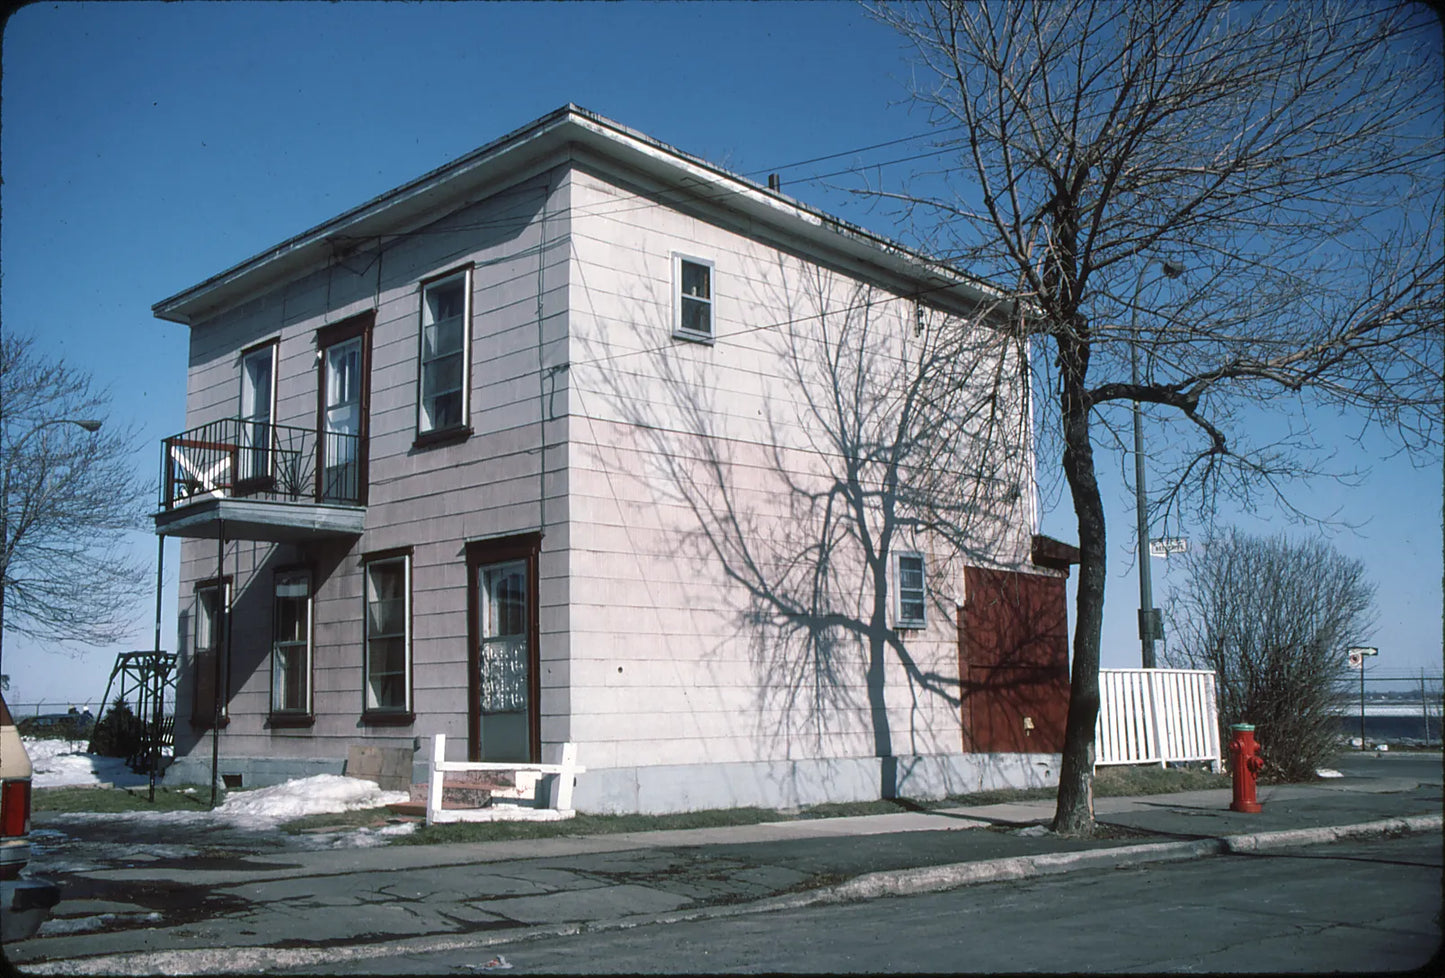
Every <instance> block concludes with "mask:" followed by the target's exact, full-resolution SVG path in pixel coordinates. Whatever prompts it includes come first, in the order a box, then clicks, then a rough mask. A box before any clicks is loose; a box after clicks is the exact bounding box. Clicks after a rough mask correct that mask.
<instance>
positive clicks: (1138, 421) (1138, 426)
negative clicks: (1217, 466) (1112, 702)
mask: <svg viewBox="0 0 1445 978" xmlns="http://www.w3.org/2000/svg"><path fill="white" fill-rule="evenodd" d="M1152 264H1153V262H1145V263H1144V267H1143V268H1141V269H1139V278H1138V279H1137V280H1136V281H1135V283H1134V308H1133V309H1132V310H1131V311H1130V326H1131V328H1130V333H1131V334H1132V336H1131V338H1130V343H1129V377H1130V381H1131V383H1133V385H1134V386H1135V387H1138V386H1139V320H1138V316H1139V293H1140V292H1142V291H1143V290H1144V275H1145V273H1146V272H1148V271H1149V266H1150V265H1152ZM1159 268H1160V270H1161V271H1163V272H1164V277H1165V278H1178V277H1179V276H1181V275H1183V274H1184V266H1183V265H1180V264H1179V263H1178V262H1172V261H1169V260H1167V259H1166V260H1164V261H1161V262H1159ZM1145 496H1146V494H1145V491H1144V427H1143V421H1142V417H1141V413H1140V409H1139V401H1138V400H1135V401H1134V518H1135V520H1136V523H1135V526H1136V528H1137V530H1138V541H1139V542H1138V546H1137V547H1136V548H1135V549H1136V552H1137V554H1138V559H1139V646H1140V652H1141V657H1142V661H1143V663H1144V668H1145V669H1153V668H1154V664H1155V663H1154V642H1155V640H1156V639H1161V638H1163V637H1164V624H1163V622H1162V621H1161V620H1160V616H1159V609H1158V608H1155V607H1154V582H1153V581H1152V580H1151V578H1150V567H1149V560H1150V555H1149V517H1148V512H1147V509H1146V506H1145Z"/></svg>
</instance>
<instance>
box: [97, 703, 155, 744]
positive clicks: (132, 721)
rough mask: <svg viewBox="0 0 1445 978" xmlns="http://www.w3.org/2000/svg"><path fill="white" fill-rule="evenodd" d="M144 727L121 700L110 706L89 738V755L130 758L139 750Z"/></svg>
mask: <svg viewBox="0 0 1445 978" xmlns="http://www.w3.org/2000/svg"><path fill="white" fill-rule="evenodd" d="M144 735H145V726H144V724H142V723H141V720H140V718H139V717H137V716H136V715H135V714H134V713H132V712H131V709H130V706H129V705H128V704H127V703H126V701H125V700H123V699H117V700H116V701H115V702H114V703H112V704H111V705H110V709H109V710H107V711H106V713H105V716H104V717H102V718H101V721H100V723H98V724H96V727H95V735H94V737H92V738H91V753H93V754H98V755H99V756H101V757H131V756H133V755H134V754H136V752H138V751H139V750H140V748H141V741H142V740H143V739H144Z"/></svg>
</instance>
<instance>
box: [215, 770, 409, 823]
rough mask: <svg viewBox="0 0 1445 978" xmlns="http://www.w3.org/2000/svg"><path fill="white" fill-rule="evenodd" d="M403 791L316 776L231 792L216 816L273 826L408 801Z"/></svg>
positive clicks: (331, 775) (355, 780)
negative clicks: (295, 820)
mask: <svg viewBox="0 0 1445 978" xmlns="http://www.w3.org/2000/svg"><path fill="white" fill-rule="evenodd" d="M410 799H411V795H410V793H409V792H405V791H383V790H381V788H380V787H379V786H378V785H377V784H376V783H375V782H372V781H365V780H363V779H361V778H348V777H345V776H344V775H340V774H316V775H312V776H311V777H309V778H299V779H297V780H295V781H287V782H285V783H284V784H278V785H272V786H271V787H269V788H255V789H253V790H251V791H233V792H231V793H230V794H229V795H227V796H226V800H225V801H224V802H222V803H221V804H220V805H219V806H218V807H217V808H216V811H215V816H216V817H217V818H220V819H224V820H225V821H227V822H230V823H232V824H233V825H237V826H247V825H260V824H275V823H277V822H285V821H288V820H290V819H293V818H300V817H301V816H303V815H329V814H333V813H336V812H351V811H356V810H357V809H361V808H381V807H382V806H384V805H397V804H401V803H402V802H406V801H409V800H410Z"/></svg>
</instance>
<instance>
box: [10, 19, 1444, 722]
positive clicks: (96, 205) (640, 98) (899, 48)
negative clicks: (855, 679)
mask: <svg viewBox="0 0 1445 978" xmlns="http://www.w3.org/2000/svg"><path fill="white" fill-rule="evenodd" d="M3 59H4V60H3V65H4V73H3V78H0V97H3V103H0V112H3V118H0V177H3V180H4V183H3V188H0V206H3V225H0V249H3V270H4V279H3V291H0V317H3V323H4V328H5V329H7V330H14V331H16V332H17V333H24V334H28V335H33V336H35V337H36V338H37V343H38V346H39V348H40V350H41V352H43V353H46V354H51V355H55V356H64V357H65V358H66V359H67V360H68V361H69V362H71V363H72V364H74V365H75V366H77V367H79V368H81V369H84V370H87V371H90V372H91V373H92V374H93V375H94V376H95V377H96V378H97V379H98V380H99V381H100V382H101V383H103V384H107V385H109V386H110V387H111V389H112V391H113V393H114V397H115V421H116V422H117V423H120V422H124V421H134V422H135V424H136V425H137V426H138V427H139V428H140V430H141V431H142V436H143V442H144V448H143V451H142V453H141V455H140V456H139V457H138V458H137V461H136V464H137V467H138V470H139V471H140V472H142V473H143V474H144V476H145V477H146V478H147V479H153V478H154V474H153V473H154V472H155V471H156V469H157V467H158V462H159V443H160V440H161V438H163V437H165V436H166V435H169V434H173V433H175V432H178V431H180V430H181V429H182V428H183V427H184V420H185V419H184V399H185V372H186V343H187V331H186V330H185V328H184V327H181V326H178V325H175V324H171V323H165V322H161V321H159V320H156V319H153V318H152V317H151V315H150V306H151V304H152V303H154V302H156V301H157V300H159V299H162V298H165V297H167V296H170V295H172V294H174V293H176V292H178V291H180V290H182V289H184V288H186V287H188V286H190V285H193V284H195V283H197V282H199V281H201V280H202V279H204V278H206V277H208V276H210V275H212V274H214V273H216V272H218V271H220V270H222V269H223V268H226V267H229V266H230V265H233V264H235V263H236V262H238V261H241V260H243V259H245V258H248V257H250V256H251V255H253V254H255V253H257V252H259V251H261V250H263V249H265V248H267V247H269V246H271V245H274V244H276V243H278V242H279V241H281V240H283V239H285V238H287V237H289V236H291V235H293V234H295V233H297V232H299V231H302V230H304V229H306V228H309V227H311V226H313V225H315V224H317V223H319V222H321V221H323V220H325V219H326V218H328V217H331V216H333V215H334V214H336V213H338V212H340V211H342V210H344V209H346V208H348V207H351V206H352V205H354V204H357V203H360V202H361V201H363V200H366V199H368V198H370V197H373V196H375V195H377V194H379V193H382V192H384V191H386V190H388V189H390V188H392V187H394V186H396V185H398V184H400V183H402V182H404V181H406V180H408V179H410V178H412V177H415V176H417V175H419V174H421V173H423V172H425V171H427V170H430V169H432V168H433V167H436V166H438V165H440V164H442V163H444V162H446V161H448V160H450V159H453V158H455V157H457V156H460V155H461V154H463V153H465V152H467V151H468V150H470V149H473V148H475V147H477V146H479V145H482V144H483V143H486V142H488V141H490V140H492V139H494V138H496V137H497V136H500V135H502V134H504V133H506V132H509V131H510V130H512V129H514V128H516V127H518V126H520V125H522V124H524V123H526V122H528V121H530V120H532V119H534V118H536V117H538V116H540V115H543V114H544V113H546V112H548V111H550V110H552V109H555V108H557V107H558V106H560V105H563V104H564V103H567V102H576V103H578V104H579V105H583V106H585V107H587V108H589V109H593V110H595V111H597V112H600V113H602V114H604V115H607V116H609V117H611V118H613V119H616V120H617V121H619V122H622V123H624V124H626V125H629V126H631V127H633V128H636V129H639V130H641V131H643V132H646V133H648V134H649V135H652V136H654V137H656V138H658V139H661V140H664V141H666V142H669V143H672V144H673V145H676V146H678V147H679V148H681V149H684V150H686V151H688V152H691V153H694V154H696V155H699V156H702V157H704V158H707V159H709V160H712V161H713V162H716V163H719V164H721V165H724V166H727V167H729V168H731V169H733V170H736V171H739V172H744V173H750V174H756V175H757V176H758V178H759V179H761V176H762V175H764V174H766V173H768V172H770V171H773V170H779V169H781V172H782V174H783V179H784V189H785V190H786V191H787V192H788V193H791V194H793V195H794V196H797V197H799V198H801V199H803V200H805V201H807V202H809V203H811V204H814V205H816V206H819V207H822V208H824V209H825V210H829V211H831V212H833V213H835V214H837V215H839V216H841V217H844V218H846V219H849V220H852V221H855V222H857V223H860V224H863V225H865V226H867V227H870V228H872V229H874V230H877V231H880V232H882V233H885V234H892V233H895V229H894V228H893V227H892V225H891V223H890V221H889V220H888V218H887V217H886V216H885V215H883V214H881V213H879V212H877V211H875V210H870V208H869V207H868V205H867V204H866V203H865V202H863V201H860V200H858V199H856V198H853V197H851V196H850V195H848V194H846V193H842V192H839V191H838V190H837V189H835V188H830V185H832V184H841V183H844V182H846V178H844V177H830V178H826V179H824V180H821V181H818V180H809V179H806V178H807V177H809V176H812V175H816V174H822V173H828V172H831V171H834V170H838V169H842V168H844V167H846V166H848V165H850V164H852V163H881V162H884V161H888V160H894V159H897V158H899V157H903V156H907V155H909V154H910V153H913V152H917V151H921V150H923V149H926V142H923V141H919V142H916V143H904V144H900V145H896V146H892V147H887V148H882V149H877V150H872V151H868V152H861V153H852V154H850V155H848V156H845V157H843V158H842V159H839V160H830V161H826V162H822V163H816V164H808V165H803V166H798V167H793V168H788V169H782V168H783V166H784V164H789V163H794V162H797V161H803V160H808V159H811V158H815V157H820V156H825V155H828V154H833V153H844V152H847V151H850V150H854V149H856V148H858V147H866V146H870V145H873V144H876V143H880V142H885V141H888V140H894V139H900V138H903V137H910V136H917V135H921V134H923V133H925V132H926V129H927V126H926V124H925V120H924V117H923V113H922V112H921V111H919V110H918V109H917V108H914V107H910V105H909V104H908V102H907V91H908V89H907V86H908V83H909V80H910V78H911V76H912V69H911V66H910V63H909V61H908V51H907V48H906V46H905V45H904V43H903V42H902V40H901V39H900V38H898V37H897V36H896V35H894V34H893V33H892V32H891V31H890V30H889V29H887V28H885V27H883V26H881V25H879V24H876V23H874V22H872V21H871V20H869V19H868V17H867V15H866V13H865V11H863V10H862V9H861V8H859V7H857V6H854V5H852V4H845V3H831V2H824V3H807V4H794V3H765V4H724V3H705V4H641V3H634V4H605V5H603V4H595V5H593V4H543V5H532V4H466V3H458V4H450V3H448V4H383V3H375V4H363V3H339V4H321V3H315V4H270V3H199V2H197V3H183V4H158V3H146V4H138V3H137V4H133V3H105V4H44V5H42V4H35V5H31V6H28V7H24V8H22V9H21V10H19V11H18V12H17V13H16V14H14V15H13V16H12V17H11V19H10V20H9V21H8V22H7V24H6V26H5V33H4V49H3ZM917 165H918V164H916V163H903V164H897V165H894V166H887V167H881V168H879V169H878V170H877V171H875V175H876V177H877V178H879V179H883V180H887V181H890V182H891V183H892V184H893V185H897V183H898V182H899V181H901V180H902V179H904V178H905V177H906V176H907V175H908V173H909V171H910V167H912V166H917ZM1352 430H1353V429H1352V428H1351V427H1350V426H1349V425H1348V424H1345V423H1339V422H1335V421H1333V420H1332V419H1331V420H1329V421H1328V422H1326V421H1321V422H1320V428H1319V430H1318V432H1317V433H1318V434H1319V436H1320V437H1321V439H1322V440H1324V441H1325V442H1327V443H1333V442H1338V443H1339V446H1340V449H1341V451H1342V452H1344V453H1345V456H1346V459H1347V460H1348V461H1352V462H1354V463H1356V464H1373V465H1374V470H1373V473H1372V474H1371V476H1370V478H1369V479H1368V480H1367V481H1366V482H1365V483H1364V484H1363V485H1362V486H1360V487H1358V488H1353V489H1351V488H1346V487H1342V486H1339V485H1337V484H1334V483H1328V482H1322V483H1319V484H1317V485H1314V486H1309V487H1303V488H1302V489H1301V490H1300V492H1299V494H1298V496H1297V497H1296V501H1297V502H1298V503H1300V504H1301V505H1302V506H1304V507H1305V508H1306V509H1309V510H1310V511H1312V512H1315V513H1317V514H1320V515H1327V514H1330V513H1334V512H1339V513H1341V514H1342V515H1344V516H1345V517H1346V518H1348V519H1349V520H1351V521H1352V522H1355V523H1357V524H1361V526H1360V528H1359V529H1358V530H1340V531H1336V532H1334V533H1333V534H1332V535H1331V536H1330V539H1331V540H1332V542H1333V543H1335V544H1336V545H1337V546H1338V547H1340V549H1342V550H1344V551H1345V552H1346V553H1348V554H1350V555H1352V556H1356V557H1359V558H1360V559H1362V560H1364V561H1365V562H1366V564H1367V566H1368V567H1369V568H1370V571H1371V573H1372V575H1373V577H1374V579H1375V581H1376V582H1377V583H1378V584H1379V586H1380V600H1379V610H1380V623H1379V628H1378V630H1377V633H1376V635H1375V637H1374V644H1376V645H1378V646H1379V647H1380V649H1381V657H1380V659H1379V660H1377V661H1378V663H1379V665H1378V666H1377V667H1375V668H1379V669H1380V670H1403V669H1408V670H1418V669H1419V668H1421V667H1425V668H1428V669H1429V670H1430V671H1431V672H1435V673H1438V672H1439V670H1440V665H1441V641H1440V638H1441V584H1440V582H1441V552H1442V545H1441V532H1440V527H1441V478H1440V476H1441V472H1440V466H1439V464H1438V463H1437V464H1434V465H1432V466H1429V467H1427V468H1426V469H1423V470H1417V469H1415V468H1413V467H1412V466H1411V465H1410V464H1409V463H1408V462H1407V461H1405V460H1403V459H1399V458H1397V459H1394V460H1391V461H1389V462H1379V461H1377V460H1375V459H1373V458H1372V457H1371V456H1370V454H1369V453H1366V452H1358V451H1356V450H1355V449H1354V448H1353V447H1352V446H1351V445H1350V444H1349V443H1348V442H1347V441H1346V440H1345V437H1346V433H1347V432H1349V431H1352ZM1382 447H1383V446H1382ZM1106 465H1107V463H1106ZM1118 470H1119V465H1118V464H1113V465H1112V467H1109V470H1108V471H1106V472H1104V473H1103V475H1104V478H1105V491H1106V493H1107V494H1108V499H1109V502H1110V511H1109V517H1110V521H1111V522H1110V531H1111V539H1112V540H1113V546H1112V548H1111V554H1110V560H1111V571H1110V595H1111V597H1110V599H1109V601H1108V605H1107V609H1106V610H1107V621H1106V626H1105V636H1104V645H1105V651H1104V664H1105V665H1106V666H1129V665H1136V664H1137V661H1138V643H1137V639H1136V638H1135V620H1134V616H1135V611H1134V609H1135V607H1136V605H1137V601H1138V597H1137V594H1138V592H1137V583H1136V578H1135V577H1134V576H1133V572H1132V569H1131V556H1130V553H1129V548H1130V543H1129V538H1130V536H1131V534H1130V532H1129V529H1128V528H1129V526H1130V525H1131V520H1132V516H1131V513H1132V510H1131V504H1130V498H1129V496H1128V495H1127V492H1126V489H1125V487H1124V484H1123V483H1122V481H1121V480H1120V479H1119V478H1118ZM1046 501H1047V502H1048V503H1049V504H1050V505H1051V506H1052V509H1051V510H1050V511H1049V512H1048V515H1047V516H1046V519H1045V524H1044V529H1045V531H1046V532H1049V533H1051V534H1052V535H1055V536H1058V537H1060V538H1062V539H1066V540H1072V539H1074V537H1075V532H1074V530H1073V527H1072V519H1073V517H1072V513H1071V512H1070V511H1069V510H1068V508H1067V499H1066V498H1065V497H1063V496H1061V495H1060V494H1058V493H1055V494H1053V495H1052V496H1051V497H1049V498H1048V499H1047V500H1046ZM1279 518H1280V517H1279V514H1278V513H1274V512H1272V511H1265V512H1263V513H1261V514H1259V515H1258V516H1256V517H1253V518H1246V519H1242V520H1236V519H1235V516H1234V514H1232V513H1225V514H1222V515H1221V517H1220V520H1221V522H1243V523H1244V525H1246V526H1248V527H1249V528H1250V529H1254V530H1259V529H1269V528H1274V527H1278V526H1281V525H1282V524H1281V523H1280V522H1279ZM1294 529H1295V532H1299V533H1305V532H1310V531H1308V530H1307V529H1306V528H1304V527H1295V528H1294ZM1171 532H1176V528H1171ZM1177 532H1182V533H1184V534H1186V535H1195V534H1198V533H1200V532H1202V528H1200V527H1184V528H1179V529H1178V530H1177ZM136 545H137V547H139V548H140V552H141V553H142V554H144V555H146V558H147V559H148V560H153V559H154V553H155V543H154V539H153V538H151V537H148V536H146V535H145V534H137V535H136ZM167 561H168V563H169V565H170V568H171V570H172V571H173V570H174V565H175V562H176V550H175V544H174V543H172V544H168V547H167ZM1175 573H1176V574H1177V571H1176V572H1175ZM169 576H171V577H172V579H173V575H169ZM1155 578H1156V584H1155V589H1156V592H1157V593H1165V592H1167V588H1168V583H1169V581H1170V576H1169V570H1168V566H1167V564H1166V563H1165V562H1164V561H1156V562H1155ZM149 606H150V600H149V599H147V600H142V601H140V602H139V605H138V607H139V608H140V611H139V612H138V615H137V623H136V633H135V642H134V643H133V644H131V645H127V646H125V647H123V648H113V649H102V650H97V651H90V652H85V653H83V654H81V655H79V656H76V655H74V654H71V653H65V652H55V651H47V650H45V649H42V648H38V647H36V646H34V645H33V644H27V643H25V642H23V641H21V640H19V639H18V638H15V637H13V636H12V637H11V638H10V639H9V640H8V641H7V643H6V656H5V663H4V668H5V671H6V672H8V673H9V674H10V675H11V678H12V683H13V688H12V692H11V693H10V695H9V696H8V697H7V698H8V699H9V700H10V701H11V702H13V703H30V702H34V701H37V700H41V699H44V700H48V701H52V702H57V701H77V702H81V701H86V700H90V701H96V700H99V698H100V696H101V694H102V693H103V692H104V688H105V682H106V678H107V677H108V675H109V671H110V667H111V664H112V662H113V660H114V653H115V652H117V651H123V650H124V649H125V648H132V647H134V648H148V647H149V644H150V636H151V621H150V618H151V615H150V613H149V611H148V610H147V609H148V608H149ZM166 616H167V617H166V624H165V630H164V631H163V633H162V634H163V636H164V637H165V640H166V641H167V642H168V643H169V642H173V641H174V630H175V626H174V592H173V580H172V585H171V586H169V587H168V588H167V593H166ZM1071 618H1072V611H1071Z"/></svg>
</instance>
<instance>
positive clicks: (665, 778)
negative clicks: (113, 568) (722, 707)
mask: <svg viewBox="0 0 1445 978" xmlns="http://www.w3.org/2000/svg"><path fill="white" fill-rule="evenodd" d="M210 768H211V765H210V758H209V757H207V758H204V759H202V758H190V757H183V758H179V759H177V760H176V762H175V763H174V764H172V765H171V767H170V769H169V770H167V772H166V782H167V783H168V784H172V785H176V784H208V783H209V781H210ZM345 773H347V771H346V763H345V761H343V760H341V759H336V760H308V759H301V758H256V757H252V758H240V757H237V758H222V759H221V763H220V769H219V774H220V775H221V776H222V777H223V778H224V779H225V780H226V781H230V782H232V784H230V785H229V786H230V787H233V788H234V787H240V788H260V787H265V786H267V785H273V784H280V783H281V782H283V781H288V780H291V779H293V778H304V777H310V776H312V775H315V774H345ZM228 775H229V777H227V776H228ZM426 778H427V766H426V764H425V763H423V762H414V763H413V764H412V768H411V780H412V783H413V784H422V783H424V782H425V781H426ZM237 779H239V781H237ZM1058 781H1059V755H1058V754H934V755H910V756H903V757H888V758H878V757H867V758H810V759H805V760H796V761H755V762H751V763H737V764H678V765H659V766H655V767H626V768H589V769H588V770H587V771H586V772H585V773H583V774H581V775H579V776H578V777H577V788H576V792H575V794H574V795H573V807H574V808H575V809H576V810H577V811H579V812H586V813H589V814H597V815H621V814H634V813H636V814H652V815H661V814H666V813H670V812H689V811H702V810H705V809H711V808H747V807H757V808H770V809H788V808H802V807H806V806H808V805H819V804H824V803H826V802H845V801H872V800H876V799H878V798H880V797H884V796H887V795H894V796H896V797H900V798H917V799H920V800H925V799H936V798H943V797H945V796H947V795H960V794H968V793H970V792H977V791H990V790H994V789H999V788H1042V787H1053V786H1054V785H1057V784H1058Z"/></svg>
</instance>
